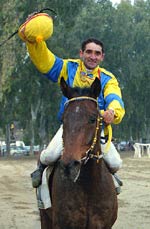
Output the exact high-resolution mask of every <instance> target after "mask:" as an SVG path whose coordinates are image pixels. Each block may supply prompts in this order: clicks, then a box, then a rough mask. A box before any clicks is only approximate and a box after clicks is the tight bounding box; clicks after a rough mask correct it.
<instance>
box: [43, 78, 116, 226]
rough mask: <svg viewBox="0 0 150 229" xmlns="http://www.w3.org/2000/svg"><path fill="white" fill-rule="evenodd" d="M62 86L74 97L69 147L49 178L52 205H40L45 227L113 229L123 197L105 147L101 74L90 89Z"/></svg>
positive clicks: (66, 123)
mask: <svg viewBox="0 0 150 229" xmlns="http://www.w3.org/2000/svg"><path fill="white" fill-rule="evenodd" d="M60 87H61V90H62V92H63V94H64V96H65V97H67V98H68V101H67V102H66V104H65V109H64V114H63V136H62V138H63V151H62V155H61V157H60V159H59V160H58V161H57V163H56V165H55V168H54V171H53V177H52V178H51V179H50V181H49V189H50V193H51V200H52V207H51V208H49V209H40V216H41V228H42V229H111V228H112V226H113V225H114V223H115V221H116V219H117V212H118V202H117V195H116V191H115V187H114V183H113V180H112V176H111V174H110V172H109V170H108V168H107V165H106V163H105V162H104V160H103V154H102V152H101V147H100V133H101V126H102V118H101V115H100V111H99V108H98V103H97V97H98V95H99V93H100V91H101V84H100V80H99V79H98V78H96V79H95V80H94V82H93V83H92V85H91V87H89V88H83V89H81V88H71V87H69V86H68V85H67V83H66V82H65V80H64V79H63V77H62V78H61V81H60Z"/></svg>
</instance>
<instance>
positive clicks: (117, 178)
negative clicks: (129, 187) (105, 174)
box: [112, 173, 123, 195]
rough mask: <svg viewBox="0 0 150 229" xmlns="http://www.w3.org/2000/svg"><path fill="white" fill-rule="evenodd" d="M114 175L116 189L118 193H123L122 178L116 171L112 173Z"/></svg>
mask: <svg viewBox="0 0 150 229" xmlns="http://www.w3.org/2000/svg"><path fill="white" fill-rule="evenodd" d="M112 177H113V181H114V185H115V189H116V194H117V195H119V194H120V193H121V186H123V182H122V181H121V180H120V178H119V177H118V175H117V174H116V173H114V174H112Z"/></svg>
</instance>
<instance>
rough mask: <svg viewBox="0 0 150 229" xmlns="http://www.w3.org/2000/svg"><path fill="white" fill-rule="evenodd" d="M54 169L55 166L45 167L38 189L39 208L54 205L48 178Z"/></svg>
mask: <svg viewBox="0 0 150 229" xmlns="http://www.w3.org/2000/svg"><path fill="white" fill-rule="evenodd" d="M52 170H53V166H48V167H46V168H45V170H44V172H43V175H42V183H41V185H40V186H39V187H38V188H37V190H36V194H37V202H38V208H39V209H47V208H50V207H51V206H52V203H51V198H50V193H49V187H48V180H49V177H50V175H51V173H52Z"/></svg>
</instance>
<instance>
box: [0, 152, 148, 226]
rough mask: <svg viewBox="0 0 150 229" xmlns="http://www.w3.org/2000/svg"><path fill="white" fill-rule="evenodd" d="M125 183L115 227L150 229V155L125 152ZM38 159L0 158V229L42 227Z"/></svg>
mask: <svg viewBox="0 0 150 229" xmlns="http://www.w3.org/2000/svg"><path fill="white" fill-rule="evenodd" d="M122 157H123V158H124V159H123V160H124V165H123V168H122V169H121V170H120V172H119V175H120V177H121V178H122V180H123V182H124V186H123V188H122V193H121V194H120V195H119V196H118V200H119V213H118V219H117V222H116V223H115V225H114V227H113V229H149V228H150V158H147V157H146V156H145V157H143V158H140V159H135V158H133V156H132V155H131V154H128V155H127V154H125V153H122ZM35 167H36V160H35V159H33V158H32V159H31V158H28V157H26V158H25V159H15V160H10V159H0V184H1V185H0V203H1V204H0V212H1V214H0V229H40V222H39V215H38V209H37V203H36V198H35V190H34V189H33V188H32V186H31V180H30V173H31V172H32V171H33V170H34V169H35ZM68 229H69V228H68Z"/></svg>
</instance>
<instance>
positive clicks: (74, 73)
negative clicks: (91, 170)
mask: <svg viewBox="0 0 150 229" xmlns="http://www.w3.org/2000/svg"><path fill="white" fill-rule="evenodd" d="M26 45H27V48H28V52H29V55H30V57H31V60H32V61H33V63H34V64H35V66H36V67H37V68H38V70H39V71H40V72H42V73H43V74H44V75H45V76H46V77H47V78H48V79H49V80H51V81H53V82H57V83H59V82H60V78H61V77H62V76H63V77H64V79H65V80H66V82H67V84H68V85H69V86H71V87H89V86H90V85H91V84H92V83H93V81H94V79H95V78H96V77H98V78H99V79H100V83H101V87H102V91H101V93H100V95H99V97H98V105H99V109H100V112H101V113H102V115H103V121H104V127H105V126H107V125H108V124H111V123H114V124H118V123H120V122H121V120H122V118H123V116H124V114H125V110H124V104H123V101H122V96H121V90H120V87H119V85H118V81H117V79H116V78H115V76H114V75H113V74H112V73H110V72H109V71H107V70H106V69H104V68H101V67H100V66H99V65H100V63H101V62H102V61H103V59H104V46H103V43H102V42H101V41H99V40H97V39H95V38H90V39H87V40H85V41H84V42H83V43H82V45H81V49H80V53H79V55H80V59H62V58H59V57H57V56H56V55H54V54H53V53H52V52H51V51H50V50H49V49H48V48H47V46H46V43H45V41H41V42H36V41H35V42H34V43H30V42H28V41H26ZM66 101H67V98H66V97H64V96H63V97H62V101H61V104H60V110H59V114H58V118H59V120H60V121H61V119H62V114H63V112H64V103H65V102H66ZM104 132H105V135H106V134H107V133H106V131H104ZM105 147H106V144H102V150H103V151H104V152H105ZM62 148H63V144H62V125H61V126H60V128H59V130H58V131H57V133H56V135H55V136H54V138H53V139H52V140H51V142H50V143H49V145H48V147H47V148H46V149H45V150H43V151H42V152H41V156H40V165H39V168H38V170H39V171H40V175H42V172H43V169H44V168H45V166H47V165H49V164H52V163H54V162H55V161H56V160H57V159H58V158H59V157H60V155H61V151H62ZM104 160H105V162H106V163H107V165H108V167H109V169H110V171H111V172H112V173H115V172H116V171H117V170H118V169H119V168H120V167H121V166H122V160H121V158H120V155H119V153H118V152H117V151H116V149H115V147H114V145H113V143H111V146H110V149H109V151H108V152H107V154H104ZM39 184H40V180H39ZM116 188H120V187H119V185H118V183H116ZM117 190H118V189H117ZM117 192H118V193H119V192H120V191H117Z"/></svg>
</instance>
